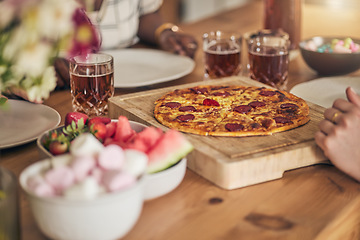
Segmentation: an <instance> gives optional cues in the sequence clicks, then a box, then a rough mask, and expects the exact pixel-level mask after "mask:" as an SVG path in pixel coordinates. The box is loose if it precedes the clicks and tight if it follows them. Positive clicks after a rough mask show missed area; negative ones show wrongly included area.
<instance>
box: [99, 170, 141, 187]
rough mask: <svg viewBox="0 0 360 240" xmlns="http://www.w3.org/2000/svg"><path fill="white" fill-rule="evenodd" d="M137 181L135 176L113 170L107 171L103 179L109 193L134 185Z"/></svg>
mask: <svg viewBox="0 0 360 240" xmlns="http://www.w3.org/2000/svg"><path fill="white" fill-rule="evenodd" d="M135 182H136V179H135V177H134V176H133V175H130V174H128V173H126V172H121V171H116V170H111V171H107V172H106V173H105V174H104V177H103V184H104V186H105V188H106V190H107V191H109V192H114V191H118V190H121V189H123V188H127V187H129V186H131V185H133V184H134V183H135Z"/></svg>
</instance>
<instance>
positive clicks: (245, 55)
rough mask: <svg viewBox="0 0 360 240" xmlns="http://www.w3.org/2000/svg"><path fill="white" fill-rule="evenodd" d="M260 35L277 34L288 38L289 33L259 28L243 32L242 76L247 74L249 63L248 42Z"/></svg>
mask: <svg viewBox="0 0 360 240" xmlns="http://www.w3.org/2000/svg"><path fill="white" fill-rule="evenodd" d="M262 36H278V37H282V38H285V39H288V40H289V34H287V33H286V32H284V31H282V30H281V29H260V30H257V31H249V32H246V33H244V34H243V46H242V49H241V54H242V59H241V62H242V72H243V75H244V76H249V71H250V63H249V51H248V49H249V44H250V41H251V40H253V39H254V38H256V37H262Z"/></svg>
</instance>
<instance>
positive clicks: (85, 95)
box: [70, 53, 114, 116]
mask: <svg viewBox="0 0 360 240" xmlns="http://www.w3.org/2000/svg"><path fill="white" fill-rule="evenodd" d="M70 86H71V97H72V107H73V110H74V111H76V112H82V113H85V114H87V115H89V116H101V115H107V114H108V100H109V98H111V97H112V96H113V95H114V60H113V57H112V56H111V55H108V54H105V53H90V54H87V55H81V56H75V57H73V58H72V59H70Z"/></svg>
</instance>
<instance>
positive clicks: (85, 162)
mask: <svg viewBox="0 0 360 240" xmlns="http://www.w3.org/2000/svg"><path fill="white" fill-rule="evenodd" d="M95 165H96V160H95V158H94V157H92V156H82V157H78V158H76V159H74V160H73V161H72V162H71V164H70V167H71V169H72V170H73V172H74V175H75V180H76V181H77V182H80V181H82V180H84V179H85V178H86V176H88V175H89V173H90V171H91V170H92V169H93V168H94V167H95Z"/></svg>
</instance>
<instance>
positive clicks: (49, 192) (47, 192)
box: [27, 175, 55, 197]
mask: <svg viewBox="0 0 360 240" xmlns="http://www.w3.org/2000/svg"><path fill="white" fill-rule="evenodd" d="M27 186H28V188H29V190H31V191H32V192H33V193H34V194H35V195H37V196H40V197H53V196H55V190H54V188H52V187H51V186H50V185H49V184H48V183H47V182H45V180H44V178H43V177H41V176H40V175H35V176H31V177H30V178H29V179H28V180H27Z"/></svg>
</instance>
